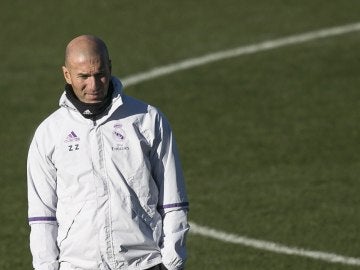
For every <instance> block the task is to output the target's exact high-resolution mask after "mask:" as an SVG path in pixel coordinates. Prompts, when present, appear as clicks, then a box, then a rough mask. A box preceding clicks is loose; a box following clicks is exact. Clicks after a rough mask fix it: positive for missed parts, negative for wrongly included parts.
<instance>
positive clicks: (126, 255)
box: [27, 77, 189, 270]
mask: <svg viewBox="0 0 360 270" xmlns="http://www.w3.org/2000/svg"><path fill="white" fill-rule="evenodd" d="M112 83H113V85H114V89H115V90H114V93H113V101H112V105H111V108H110V110H109V112H108V113H107V114H106V115H105V116H103V117H102V118H100V119H99V120H97V121H96V122H94V121H92V120H90V119H86V118H84V117H83V116H82V115H81V114H80V113H79V112H78V111H77V110H76V109H75V107H74V106H73V104H71V102H70V101H69V100H68V99H67V98H66V95H65V93H64V94H63V95H62V97H61V99H60V108H59V109H58V110H57V111H56V112H54V113H53V114H51V115H50V116H49V117H48V118H47V119H45V120H44V121H43V122H42V123H41V124H40V125H39V127H38V128H37V130H36V132H35V135H34V138H33V140H32V143H31V145H30V149H29V154H28V166H27V169H28V203H29V210H28V214H29V224H30V226H31V233H30V248H31V252H32V256H33V266H34V268H35V269H36V270H70V269H71V270H75V269H77V270H80V269H81V270H90V269H91V270H95V269H99V270H110V269H111V270H115V269H146V268H149V267H152V266H154V265H157V264H159V263H163V264H164V265H165V266H166V267H167V268H168V269H182V268H183V267H184V263H185V259H186V250H185V237H186V233H187V231H188V230H189V225H188V222H187V210H188V200H187V196H186V192H185V187H184V179H183V175H182V170H181V166H180V162H179V159H178V154H177V150H176V145H175V141H174V137H173V134H172V131H171V129H170V126H169V123H168V122H167V120H166V119H165V118H164V116H163V115H162V114H161V113H160V112H159V111H158V110H157V109H156V108H154V107H152V106H150V105H147V104H145V103H142V102H140V101H138V100H136V99H134V98H132V97H129V96H127V95H125V94H124V93H123V92H122V85H121V82H120V81H119V80H118V79H116V78H115V77H113V78H112Z"/></svg>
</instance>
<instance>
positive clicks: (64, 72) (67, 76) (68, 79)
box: [62, 66, 71, 84]
mask: <svg viewBox="0 0 360 270" xmlns="http://www.w3.org/2000/svg"><path fill="white" fill-rule="evenodd" d="M62 70H63V74H64V78H65V81H66V82H67V83H68V84H71V76H70V72H69V70H68V69H67V68H66V67H65V66H63V67H62Z"/></svg>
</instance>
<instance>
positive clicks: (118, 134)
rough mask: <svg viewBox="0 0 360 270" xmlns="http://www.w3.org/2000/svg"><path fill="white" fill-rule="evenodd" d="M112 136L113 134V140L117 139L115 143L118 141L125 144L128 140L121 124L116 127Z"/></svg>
mask: <svg viewBox="0 0 360 270" xmlns="http://www.w3.org/2000/svg"><path fill="white" fill-rule="evenodd" d="M112 134H113V138H114V139H115V141H118V142H123V141H124V140H125V138H126V134H125V131H124V130H123V129H122V125H121V124H115V125H114V130H113V133H112Z"/></svg>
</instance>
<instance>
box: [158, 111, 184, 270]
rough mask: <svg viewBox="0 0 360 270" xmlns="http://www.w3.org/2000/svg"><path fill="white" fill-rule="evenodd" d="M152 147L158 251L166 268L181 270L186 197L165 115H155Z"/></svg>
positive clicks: (176, 151)
mask: <svg viewBox="0 0 360 270" xmlns="http://www.w3.org/2000/svg"><path fill="white" fill-rule="evenodd" d="M155 130H157V131H158V134H156V136H155V143H154V149H153V158H152V161H153V164H152V169H153V176H154V179H155V181H156V182H157V185H158V187H159V201H158V209H159V212H160V213H161V214H162V217H163V235H162V246H161V254H162V261H163V264H164V265H165V266H166V267H167V269H169V270H175V269H176V270H178V269H183V268H184V265H185V261H186V257H187V255H186V235H187V232H188V231H189V225H188V221H187V213H188V206H189V203H188V199H187V194H186V190H185V181H184V177H183V172H182V168H181V164H180V160H179V155H178V150H177V146H176V142H175V139H174V137H173V133H172V131H171V128H170V125H169V123H168V122H167V120H166V118H165V117H164V116H162V115H160V117H159V118H158V122H157V127H156V128H155Z"/></svg>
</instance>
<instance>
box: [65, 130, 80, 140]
mask: <svg viewBox="0 0 360 270" xmlns="http://www.w3.org/2000/svg"><path fill="white" fill-rule="evenodd" d="M78 141H80V138H79V137H78V136H77V135H76V134H75V132H74V131H71V132H70V133H69V135H67V137H66V139H65V142H66V143H69V142H78Z"/></svg>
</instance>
